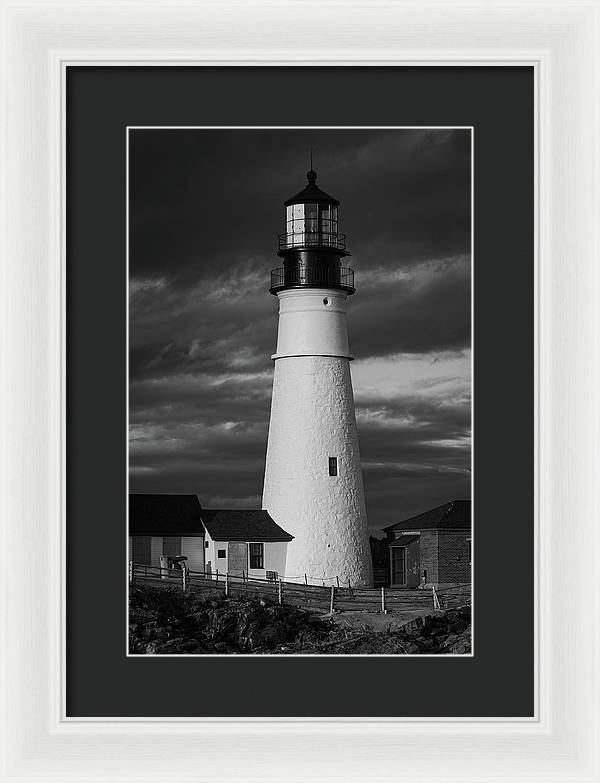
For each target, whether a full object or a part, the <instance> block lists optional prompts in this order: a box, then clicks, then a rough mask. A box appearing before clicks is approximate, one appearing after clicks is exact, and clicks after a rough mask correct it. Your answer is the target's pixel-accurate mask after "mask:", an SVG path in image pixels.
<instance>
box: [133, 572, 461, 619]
mask: <svg viewBox="0 0 600 783" xmlns="http://www.w3.org/2000/svg"><path fill="white" fill-rule="evenodd" d="M129 581H130V582H131V583H133V584H155V585H158V584H160V585H162V586H171V585H175V586H177V587H180V588H181V589H183V590H203V591H206V592H208V593H209V592H212V593H215V594H225V595H230V596H233V595H236V596H240V595H242V596H244V595H245V596H248V597H256V598H259V597H260V598H267V599H269V600H272V601H274V602H276V603H280V604H288V605H291V606H300V607H304V608H314V609H323V610H325V611H330V612H333V611H352V610H354V611H357V610H358V611H367V612H375V611H386V612H387V611H401V610H410V609H425V608H434V609H448V608H452V607H455V606H460V605H463V604H466V603H470V601H471V586H470V585H467V584H465V585H456V586H454V587H450V588H443V589H439V590H435V589H419V590H413V589H404V588H386V587H376V588H367V587H351V586H350V587H343V586H340V587H338V586H336V585H331V586H325V587H321V586H319V585H309V584H302V583H300V584H298V583H296V582H286V581H284V580H281V579H277V580H273V579H261V578H259V577H248V576H247V575H246V574H242V575H239V574H219V573H218V572H215V573H209V572H206V571H190V570H188V569H185V568H184V569H174V568H161V567H160V566H149V565H143V564H140V563H130V564H129Z"/></svg>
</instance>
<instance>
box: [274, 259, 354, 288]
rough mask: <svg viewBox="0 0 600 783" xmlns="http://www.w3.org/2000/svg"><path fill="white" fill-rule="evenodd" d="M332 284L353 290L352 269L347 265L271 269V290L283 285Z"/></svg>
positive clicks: (297, 286)
mask: <svg viewBox="0 0 600 783" xmlns="http://www.w3.org/2000/svg"><path fill="white" fill-rule="evenodd" d="M288 286H289V287H290V288H301V287H303V286H307V287H313V288H316V287H319V286H324V287H327V286H332V287H334V288H345V289H347V290H348V291H354V269H351V268H350V267H347V266H326V265H321V266H304V265H303V264H296V265H293V266H286V267H278V268H277V269H273V270H271V291H273V290H277V289H278V288H284V287H288Z"/></svg>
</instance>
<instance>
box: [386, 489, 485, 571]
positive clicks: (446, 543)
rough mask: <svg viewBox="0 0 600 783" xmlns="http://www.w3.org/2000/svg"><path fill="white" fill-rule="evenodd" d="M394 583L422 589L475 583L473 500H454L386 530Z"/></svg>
mask: <svg viewBox="0 0 600 783" xmlns="http://www.w3.org/2000/svg"><path fill="white" fill-rule="evenodd" d="M384 532H385V534H386V535H387V537H388V545H389V550H390V584H391V585H392V586H395V587H400V586H404V587H419V585H424V584H434V585H436V586H437V585H450V584H457V583H465V582H470V581H471V501H470V500H452V501H450V503H445V504H444V505H443V506H438V507H437V508H433V509H431V510H429V511H425V512H424V513H423V514H418V515H417V516H415V517H410V519H405V520H404V521H402V522H396V523H394V524H393V525H388V527H385V528H384Z"/></svg>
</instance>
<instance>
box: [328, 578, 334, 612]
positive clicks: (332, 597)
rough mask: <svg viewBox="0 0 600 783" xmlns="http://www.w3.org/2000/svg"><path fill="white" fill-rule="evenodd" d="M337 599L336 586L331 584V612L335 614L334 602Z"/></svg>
mask: <svg viewBox="0 0 600 783" xmlns="http://www.w3.org/2000/svg"><path fill="white" fill-rule="evenodd" d="M334 601H335V587H334V585H331V599H330V601H329V614H333V603H334Z"/></svg>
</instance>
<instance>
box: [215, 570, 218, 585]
mask: <svg viewBox="0 0 600 783" xmlns="http://www.w3.org/2000/svg"><path fill="white" fill-rule="evenodd" d="M218 581H219V569H218V568H217V573H216V574H215V582H218Z"/></svg>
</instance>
